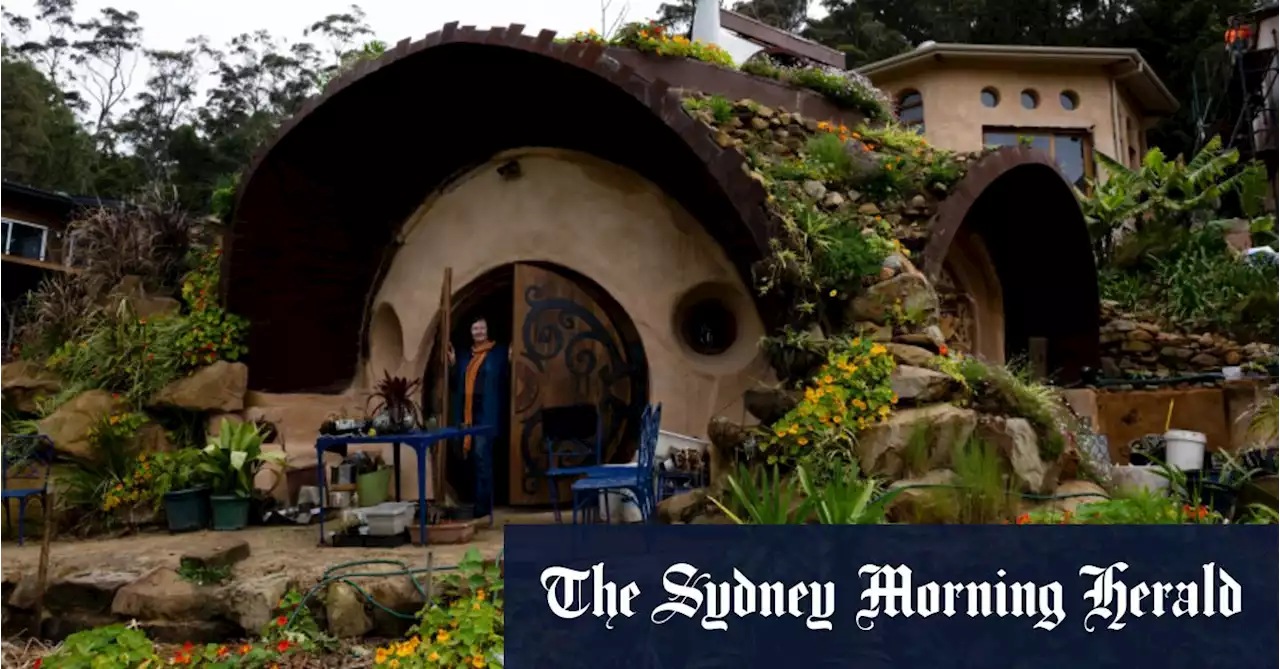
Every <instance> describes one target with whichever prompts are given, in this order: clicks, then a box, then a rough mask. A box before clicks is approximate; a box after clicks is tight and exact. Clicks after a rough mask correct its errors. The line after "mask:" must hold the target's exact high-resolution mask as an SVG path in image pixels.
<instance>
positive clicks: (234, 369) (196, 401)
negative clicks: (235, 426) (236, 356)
mask: <svg viewBox="0 0 1280 669" xmlns="http://www.w3.org/2000/svg"><path fill="white" fill-rule="evenodd" d="M248 389H249V367H248V366H246V365H245V364H244V363H242V362H227V361H226V360H219V361H217V362H215V363H213V364H212V365H208V366H207V367H201V368H200V369H198V370H196V372H195V373H194V374H192V375H191V376H188V377H186V378H183V379H178V380H177V381H174V382H173V383H170V384H169V385H167V386H165V387H164V388H162V389H161V390H160V392H158V393H156V396H155V398H153V399H152V401H151V403H152V404H153V405H154V406H168V407H177V408H180V409H187V410H190V411H221V412H229V411H240V410H242V409H244V394H245V392H247V391H248Z"/></svg>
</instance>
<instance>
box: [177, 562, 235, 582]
mask: <svg viewBox="0 0 1280 669" xmlns="http://www.w3.org/2000/svg"><path fill="white" fill-rule="evenodd" d="M178 576H180V577H181V578H182V580H184V581H187V582H190V583H194V584H196V585H217V584H219V583H222V582H223V581H226V580H228V579H230V578H231V566H230V565H219V566H212V567H211V566H206V565H202V564H198V563H195V562H192V561H190V560H186V559H184V560H182V563H181V564H180V565H178Z"/></svg>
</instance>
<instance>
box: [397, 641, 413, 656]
mask: <svg viewBox="0 0 1280 669" xmlns="http://www.w3.org/2000/svg"><path fill="white" fill-rule="evenodd" d="M412 654H413V648H412V647H411V646H410V645H409V644H407V643H402V644H400V647H399V648H397V649H396V655H397V656H399V657H409V656H410V655H412Z"/></svg>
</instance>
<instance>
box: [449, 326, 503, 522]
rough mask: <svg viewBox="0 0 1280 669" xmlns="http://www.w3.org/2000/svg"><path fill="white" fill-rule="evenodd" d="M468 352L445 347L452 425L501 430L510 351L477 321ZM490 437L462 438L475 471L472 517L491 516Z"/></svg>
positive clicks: (491, 458)
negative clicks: (473, 510)
mask: <svg viewBox="0 0 1280 669" xmlns="http://www.w3.org/2000/svg"><path fill="white" fill-rule="evenodd" d="M471 342H472V344H471V348H470V349H469V350H464V351H463V352H462V355H457V354H456V353H455V351H454V350H453V345H452V344H450V345H449V366H450V367H451V368H452V369H453V370H454V373H453V384H452V387H453V397H452V398H451V406H452V408H453V411H452V413H453V416H452V419H453V420H452V423H453V424H454V425H459V426H464V425H492V426H493V427H495V428H499V429H498V433H501V432H502V430H501V429H500V428H501V425H502V407H503V405H504V404H505V401H504V400H505V399H506V396H507V393H508V392H509V390H510V389H509V388H508V384H506V383H503V379H504V378H506V371H507V363H509V362H510V355H511V353H510V350H509V349H508V348H507V347H506V346H502V345H499V344H496V343H494V341H493V340H492V339H490V338H489V323H488V322H487V321H486V320H485V319H483V318H478V319H476V320H475V321H473V322H472V323H471ZM493 441H494V439H493V437H475V438H474V439H473V438H472V437H465V438H464V439H463V442H462V454H463V457H465V458H467V460H468V461H469V462H470V463H471V465H472V466H473V467H474V468H475V470H474V471H475V478H474V479H473V480H474V481H475V482H476V487H475V516H476V517H477V518H479V517H481V516H487V515H489V514H490V513H492V512H493V508H492V499H493V485H494V483H493Z"/></svg>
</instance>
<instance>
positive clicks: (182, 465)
mask: <svg viewBox="0 0 1280 669" xmlns="http://www.w3.org/2000/svg"><path fill="white" fill-rule="evenodd" d="M202 457H203V452H202V451H201V450H200V449H197V448H183V449H179V450H177V451H173V452H171V453H158V454H156V456H155V462H156V465H155V466H156V469H157V472H158V473H157V475H156V492H159V493H160V499H161V503H162V505H163V507H164V515H165V518H166V519H167V521H168V523H169V531H170V532H189V531H191V530H200V529H204V528H205V527H206V526H207V525H208V524H209V487H208V486H207V485H205V475H204V473H203V472H202V471H201V470H200V461H201V458H202Z"/></svg>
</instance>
